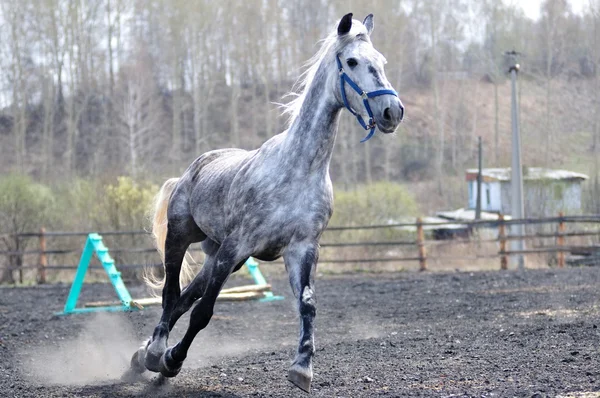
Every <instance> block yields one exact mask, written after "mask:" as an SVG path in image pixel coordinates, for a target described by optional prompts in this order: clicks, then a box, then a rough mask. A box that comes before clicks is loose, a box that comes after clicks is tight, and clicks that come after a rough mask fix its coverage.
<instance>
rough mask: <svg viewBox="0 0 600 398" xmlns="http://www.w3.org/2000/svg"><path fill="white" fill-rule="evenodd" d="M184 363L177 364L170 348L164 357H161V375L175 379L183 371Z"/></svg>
mask: <svg viewBox="0 0 600 398" xmlns="http://www.w3.org/2000/svg"><path fill="white" fill-rule="evenodd" d="M182 365H183V362H179V363H178V362H175V360H174V359H173V356H172V355H171V348H169V349H168V350H167V351H165V353H164V354H163V356H162V357H160V374H161V375H163V376H165V377H175V376H177V375H178V374H179V372H180V371H181V366H182Z"/></svg>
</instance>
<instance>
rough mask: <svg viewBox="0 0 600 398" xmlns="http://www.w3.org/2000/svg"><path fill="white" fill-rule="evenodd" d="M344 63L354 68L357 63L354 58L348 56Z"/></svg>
mask: <svg viewBox="0 0 600 398" xmlns="http://www.w3.org/2000/svg"><path fill="white" fill-rule="evenodd" d="M346 63H347V64H348V66H349V67H351V68H354V67H355V66H356V65H358V61H357V60H356V59H354V58H348V59H347V60H346Z"/></svg>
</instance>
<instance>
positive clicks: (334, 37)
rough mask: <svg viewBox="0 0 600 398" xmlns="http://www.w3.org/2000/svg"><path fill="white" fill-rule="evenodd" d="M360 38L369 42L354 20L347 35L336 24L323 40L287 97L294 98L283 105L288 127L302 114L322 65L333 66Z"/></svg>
mask: <svg viewBox="0 0 600 398" xmlns="http://www.w3.org/2000/svg"><path fill="white" fill-rule="evenodd" d="M338 23H339V21H338ZM359 36H360V37H361V38H366V40H369V39H368V37H369V35H368V33H367V28H366V27H365V26H364V25H363V24H362V23H361V22H360V21H357V20H352V28H351V29H350V32H348V33H347V34H345V35H343V36H339V35H338V33H337V24H336V29H334V30H333V31H332V32H331V33H330V34H329V35H328V36H327V37H326V38H325V39H323V40H321V42H322V44H321V47H320V48H319V50H318V51H317V52H316V54H315V55H313V56H312V57H311V58H310V59H309V60H308V61H306V63H305V64H304V66H303V68H305V70H304V72H302V74H301V75H300V77H298V80H297V81H296V83H295V84H294V87H293V88H292V91H291V92H289V93H288V94H286V95H285V97H294V98H293V99H292V100H291V101H289V102H288V103H286V104H281V107H282V108H283V111H282V113H283V114H284V115H288V126H290V125H292V123H293V122H294V119H295V118H296V116H298V113H300V108H302V103H303V102H304V99H305V97H306V92H307V91H308V89H309V88H310V86H311V84H312V82H313V80H314V78H315V75H316V73H317V70H318V69H319V66H320V65H321V63H323V62H329V63H332V64H333V63H334V59H335V58H334V57H335V55H336V54H338V53H339V52H340V51H341V50H342V49H343V48H344V47H346V46H347V45H348V44H350V43H352V42H353V41H355V40H356V39H357V38H359ZM332 68H336V69H337V67H335V66H332Z"/></svg>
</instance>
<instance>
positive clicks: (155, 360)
mask: <svg viewBox="0 0 600 398" xmlns="http://www.w3.org/2000/svg"><path fill="white" fill-rule="evenodd" d="M166 349H167V344H166V342H165V341H164V339H160V340H156V341H153V342H152V343H150V345H149V346H148V349H147V350H146V358H145V360H144V366H145V367H146V369H148V370H149V371H151V372H160V358H162V356H163V354H164V352H165V350H166Z"/></svg>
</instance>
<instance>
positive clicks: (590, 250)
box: [0, 214, 600, 283]
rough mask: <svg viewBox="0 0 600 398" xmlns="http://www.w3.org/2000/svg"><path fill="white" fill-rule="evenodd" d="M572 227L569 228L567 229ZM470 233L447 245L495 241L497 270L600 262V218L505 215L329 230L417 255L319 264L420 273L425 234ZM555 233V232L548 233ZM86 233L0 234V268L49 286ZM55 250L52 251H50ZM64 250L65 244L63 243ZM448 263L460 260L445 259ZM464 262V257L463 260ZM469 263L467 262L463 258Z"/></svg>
mask: <svg viewBox="0 0 600 398" xmlns="http://www.w3.org/2000/svg"><path fill="white" fill-rule="evenodd" d="M511 225H526V226H530V227H529V228H527V229H528V230H529V232H528V233H526V234H525V235H511V234H510V232H509V230H510V228H508V227H510V226H511ZM540 225H543V226H545V228H531V227H532V226H540ZM567 225H569V227H570V228H569V229H568V228H567ZM457 226H458V227H460V229H462V230H464V231H466V236H464V235H465V234H463V236H459V237H453V238H450V239H447V240H444V241H445V242H447V243H449V244H464V243H478V244H481V243H495V244H496V245H495V246H494V247H496V248H497V250H494V252H493V253H488V254H485V255H484V256H478V257H477V258H478V259H481V258H489V259H494V258H495V259H497V260H499V268H500V269H503V270H504V269H507V268H508V259H509V256H511V255H531V254H540V253H553V254H556V264H557V266H558V267H564V266H565V263H566V255H567V254H569V253H571V254H584V255H585V254H587V255H593V254H596V255H597V256H598V260H599V262H600V215H585V216H564V215H562V214H559V215H558V216H557V217H547V218H537V219H533V218H526V219H520V220H505V219H504V218H503V217H502V216H500V217H499V219H498V220H493V221H490V220H477V221H456V220H452V221H445V222H424V221H423V220H422V219H421V218H418V219H417V220H416V221H415V222H413V223H390V224H382V225H368V226H348V227H330V228H328V229H327V231H326V232H327V233H328V236H331V234H336V233H338V234H339V233H341V232H344V231H358V230H363V231H364V230H381V229H387V230H391V231H395V232H398V233H399V235H401V236H402V237H408V238H410V239H408V238H407V239H394V240H386V241H356V242H334V241H332V240H335V239H331V238H329V239H330V240H329V241H328V240H327V239H328V238H327V237H326V238H324V239H322V243H321V247H322V248H344V247H361V246H362V247H392V248H393V247H402V248H405V249H410V248H412V249H413V250H414V252H415V255H413V256H400V257H399V256H390V255H384V256H379V257H368V258H350V259H348V258H345V259H340V258H322V259H320V260H319V262H320V263H334V264H335V263H353V262H355V263H358V262H360V263H365V264H367V263H384V262H406V261H411V262H416V263H418V266H419V269H420V270H421V271H425V270H427V269H428V261H429V260H444V258H443V257H439V256H438V257H436V256H428V254H427V253H428V250H427V248H428V247H430V246H434V245H436V244H439V243H440V240H434V239H428V238H427V235H428V232H429V235H430V236H431V235H433V231H436V230H443V229H444V228H456V227H457ZM483 229H487V230H488V231H489V230H492V231H497V232H495V233H494V234H495V235H496V236H495V237H492V238H485V237H483V238H482V237H481V236H480V234H479V233H478V231H481V230H483ZM542 229H545V230H546V231H548V230H551V232H545V231H543V230H542ZM87 234H88V232H58V231H46V230H45V229H44V228H41V229H40V231H39V232H30V233H22V234H18V235H6V234H5V235H2V236H0V238H1V239H3V240H4V241H5V242H8V241H10V242H12V246H13V247H16V248H17V249H16V250H4V251H0V270H4V271H13V272H14V271H16V272H17V278H15V280H18V281H19V282H21V283H23V282H24V276H23V272H24V270H37V271H36V281H37V282H38V283H45V282H46V281H47V280H48V273H49V272H53V271H57V270H74V269H76V268H77V265H76V263H75V264H73V263H71V264H63V263H61V261H56V260H57V259H60V258H67V257H69V256H70V258H71V259H73V258H74V257H76V256H78V254H79V253H80V252H81V249H82V247H83V242H84V239H85V237H86V236H87ZM99 234H100V235H102V236H104V237H105V238H106V237H113V238H114V239H115V242H117V241H118V239H119V237H123V236H130V237H134V236H143V235H147V232H146V231H105V232H99ZM575 237H580V238H581V237H586V238H589V239H587V243H586V244H584V245H581V244H579V245H576V244H568V243H567V240H571V239H572V238H575ZM58 238H77V239H79V238H80V239H81V245H79V246H77V247H75V245H72V246H73V247H57V245H56V244H53V245H50V244H49V241H51V240H57V239H58ZM533 239H538V240H539V239H550V240H552V242H553V244H550V245H544V246H542V247H531V248H528V249H526V250H520V251H516V250H512V251H511V250H510V249H508V243H509V242H510V241H513V240H524V241H526V242H527V241H531V240H533ZM141 240H143V241H144V242H146V244H145V245H144V246H143V247H118V245H117V246H113V245H110V246H109V250H110V252H111V254H113V255H116V256H117V257H118V256H119V255H120V254H123V253H130V254H132V255H139V254H143V253H147V254H150V253H155V252H156V250H155V249H154V248H153V247H150V239H149V238H148V239H141ZM32 242H37V244H36V246H37V247H36V248H35V249H31V250H24V249H21V248H22V247H27V246H29V247H31V246H32ZM49 246H51V247H53V248H52V249H48V247H49ZM60 246H64V245H60ZM191 250H192V251H199V250H200V248H199V246H193V247H192V248H191ZM49 257H52V258H53V259H54V260H55V261H54V262H52V263H50V261H49ZM25 258H27V259H29V261H31V262H30V263H25V262H24V259H25ZM35 258H37V262H36V263H34V262H33V261H35V260H33V259H35ZM446 259H448V260H449V259H453V260H456V259H457V257H447V258H446ZM459 259H460V258H459ZM465 259H467V258H466V257H465ZM154 266H156V267H160V266H162V265H161V264H160V263H159V260H158V256H157V255H155V261H152V262H146V263H145V264H133V263H120V262H118V268H119V269H136V268H144V267H154Z"/></svg>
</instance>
